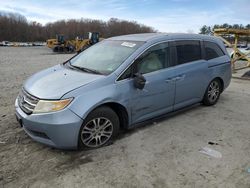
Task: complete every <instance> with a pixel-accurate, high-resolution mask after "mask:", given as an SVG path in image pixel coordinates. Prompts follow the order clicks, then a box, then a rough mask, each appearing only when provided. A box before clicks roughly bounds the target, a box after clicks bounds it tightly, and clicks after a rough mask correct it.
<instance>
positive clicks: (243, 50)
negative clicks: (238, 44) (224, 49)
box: [230, 46, 250, 58]
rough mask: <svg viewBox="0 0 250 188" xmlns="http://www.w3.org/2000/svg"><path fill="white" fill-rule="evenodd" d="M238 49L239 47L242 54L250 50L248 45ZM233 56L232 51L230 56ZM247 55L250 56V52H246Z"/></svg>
mask: <svg viewBox="0 0 250 188" xmlns="http://www.w3.org/2000/svg"><path fill="white" fill-rule="evenodd" d="M238 49H239V50H240V51H241V52H242V53H244V54H246V53H249V52H250V46H248V47H244V48H238ZM233 56H234V51H232V52H231V53H230V57H231V58H233ZM236 56H240V54H239V53H236ZM247 57H249V58H250V54H248V55H247Z"/></svg>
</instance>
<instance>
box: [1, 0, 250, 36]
mask: <svg viewBox="0 0 250 188" xmlns="http://www.w3.org/2000/svg"><path fill="white" fill-rule="evenodd" d="M249 10H250V0H220V1H218V0H209V1H200V0H133V1H132V0H131V1H129V0H70V1H68V0H67V1H64V0H60V1H51V0H43V1H37V0H8V1H3V0H1V6H0V11H7V12H17V13H20V14H22V15H24V16H25V17H26V18H27V19H28V20H29V21H37V22H39V23H42V24H45V23H47V22H54V21H56V20H60V19H71V18H74V19H79V18H91V19H101V20H104V21H107V20H109V19H110V18H114V17H115V18H119V19H126V20H135V21H137V22H139V23H143V24H145V25H149V26H152V27H154V28H155V29H157V30H158V31H161V32H194V33H198V32H199V29H200V28H201V27H202V26H203V25H214V24H223V23H229V24H232V25H233V24H243V25H247V24H249V21H250V14H249Z"/></svg>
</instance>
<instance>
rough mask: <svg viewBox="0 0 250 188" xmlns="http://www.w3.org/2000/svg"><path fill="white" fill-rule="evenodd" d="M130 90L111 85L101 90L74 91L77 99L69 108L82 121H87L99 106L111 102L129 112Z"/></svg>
mask: <svg viewBox="0 0 250 188" xmlns="http://www.w3.org/2000/svg"><path fill="white" fill-rule="evenodd" d="M124 88H125V87H124ZM128 90H129V87H127V88H125V91H124V90H121V89H118V88H117V85H116V84H111V85H108V86H103V87H100V88H96V89H90V90H87V89H84V88H79V89H77V90H76V91H74V94H73V96H76V97H74V100H73V102H72V104H71V105H70V106H69V108H70V110H72V111H73V112H74V113H75V114H77V115H78V116H79V117H80V118H82V119H85V118H86V117H87V115H88V114H89V113H90V112H91V111H92V110H94V109H95V108H97V107H98V106H101V105H103V104H105V103H110V102H112V103H118V104H120V105H122V106H123V107H125V108H126V110H127V112H128V109H129V108H128V106H129V95H128V93H129V91H128ZM79 93H80V94H79ZM67 97H72V94H71V93H68V94H67V95H66V96H65V98H67ZM128 114H129V113H128ZM129 121H130V117H129Z"/></svg>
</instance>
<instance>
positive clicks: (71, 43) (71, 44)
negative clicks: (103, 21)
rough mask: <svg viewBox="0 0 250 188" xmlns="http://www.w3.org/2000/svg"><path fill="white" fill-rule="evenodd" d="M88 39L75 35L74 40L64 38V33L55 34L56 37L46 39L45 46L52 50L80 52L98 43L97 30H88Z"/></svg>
mask: <svg viewBox="0 0 250 188" xmlns="http://www.w3.org/2000/svg"><path fill="white" fill-rule="evenodd" d="M88 34H89V35H88V39H84V38H81V37H76V38H75V39H74V40H65V38H64V35H56V39H48V40H47V46H48V47H49V48H51V49H52V50H53V52H60V53H73V52H77V53H80V52H82V51H84V50H86V49H87V48H88V47H90V46H92V45H94V44H96V43H98V42H99V41H100V40H102V39H100V38H99V33H98V32H89V33H88Z"/></svg>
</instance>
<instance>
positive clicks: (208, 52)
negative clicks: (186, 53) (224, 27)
mask: <svg viewBox="0 0 250 188" xmlns="http://www.w3.org/2000/svg"><path fill="white" fill-rule="evenodd" d="M204 47H205V59H206V60H209V59H214V58H217V57H220V56H223V55H225V54H224V52H223V51H222V50H221V48H220V47H219V46H218V45H217V44H215V43H213V42H208V41H204Z"/></svg>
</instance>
